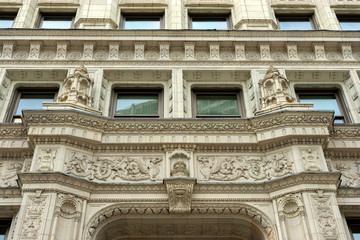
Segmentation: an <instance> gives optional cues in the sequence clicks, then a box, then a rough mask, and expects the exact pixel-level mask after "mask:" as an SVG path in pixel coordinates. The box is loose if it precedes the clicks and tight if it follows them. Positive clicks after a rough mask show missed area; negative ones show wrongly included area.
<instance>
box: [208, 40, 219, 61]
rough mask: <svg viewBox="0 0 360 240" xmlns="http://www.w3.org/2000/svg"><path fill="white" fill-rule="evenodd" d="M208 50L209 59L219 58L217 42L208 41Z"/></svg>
mask: <svg viewBox="0 0 360 240" xmlns="http://www.w3.org/2000/svg"><path fill="white" fill-rule="evenodd" d="M209 50H210V60H219V59H220V43H218V42H211V43H209Z"/></svg>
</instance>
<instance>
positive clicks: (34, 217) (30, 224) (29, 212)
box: [21, 197, 47, 239]
mask: <svg viewBox="0 0 360 240" xmlns="http://www.w3.org/2000/svg"><path fill="white" fill-rule="evenodd" d="M46 203H47V197H29V198H28V201H27V205H26V214H25V217H24V221H23V223H22V228H21V239H38V237H39V236H40V234H41V232H40V231H41V229H42V227H43V225H44V224H45V217H44V215H45V214H46V213H45V207H46Z"/></svg>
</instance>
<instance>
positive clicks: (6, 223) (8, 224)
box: [0, 218, 12, 240]
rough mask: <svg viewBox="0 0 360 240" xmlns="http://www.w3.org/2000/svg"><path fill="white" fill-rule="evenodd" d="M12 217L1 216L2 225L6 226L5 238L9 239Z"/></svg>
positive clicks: (5, 239) (0, 224) (0, 222)
mask: <svg viewBox="0 0 360 240" xmlns="http://www.w3.org/2000/svg"><path fill="white" fill-rule="evenodd" d="M11 222H12V219H7V218H0V227H6V232H5V238H4V240H7V239H8V237H9V233H10V228H11Z"/></svg>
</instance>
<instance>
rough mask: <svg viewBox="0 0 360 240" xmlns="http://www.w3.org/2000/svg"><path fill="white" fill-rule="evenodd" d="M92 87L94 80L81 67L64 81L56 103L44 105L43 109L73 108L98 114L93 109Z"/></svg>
mask: <svg viewBox="0 0 360 240" xmlns="http://www.w3.org/2000/svg"><path fill="white" fill-rule="evenodd" d="M93 85H94V80H92V79H91V78H90V76H89V73H88V71H87V69H86V68H85V67H84V66H83V65H81V66H80V67H78V68H76V69H75V71H74V73H73V74H70V75H69V76H68V77H67V78H66V79H65V80H64V89H63V92H62V94H61V95H60V96H59V97H58V98H57V101H56V102H54V103H45V104H44V107H46V108H48V109H53V108H57V107H58V108H75V109H80V110H86V111H88V112H91V113H96V114H100V112H99V111H97V110H95V109H94V108H93V106H94V100H93V97H92V96H91V92H92V88H93Z"/></svg>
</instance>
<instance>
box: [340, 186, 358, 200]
mask: <svg viewBox="0 0 360 240" xmlns="http://www.w3.org/2000/svg"><path fill="white" fill-rule="evenodd" d="M337 197H356V198H359V197H360V188H351V187H346V188H345V187H340V188H339V189H338V191H337Z"/></svg>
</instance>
